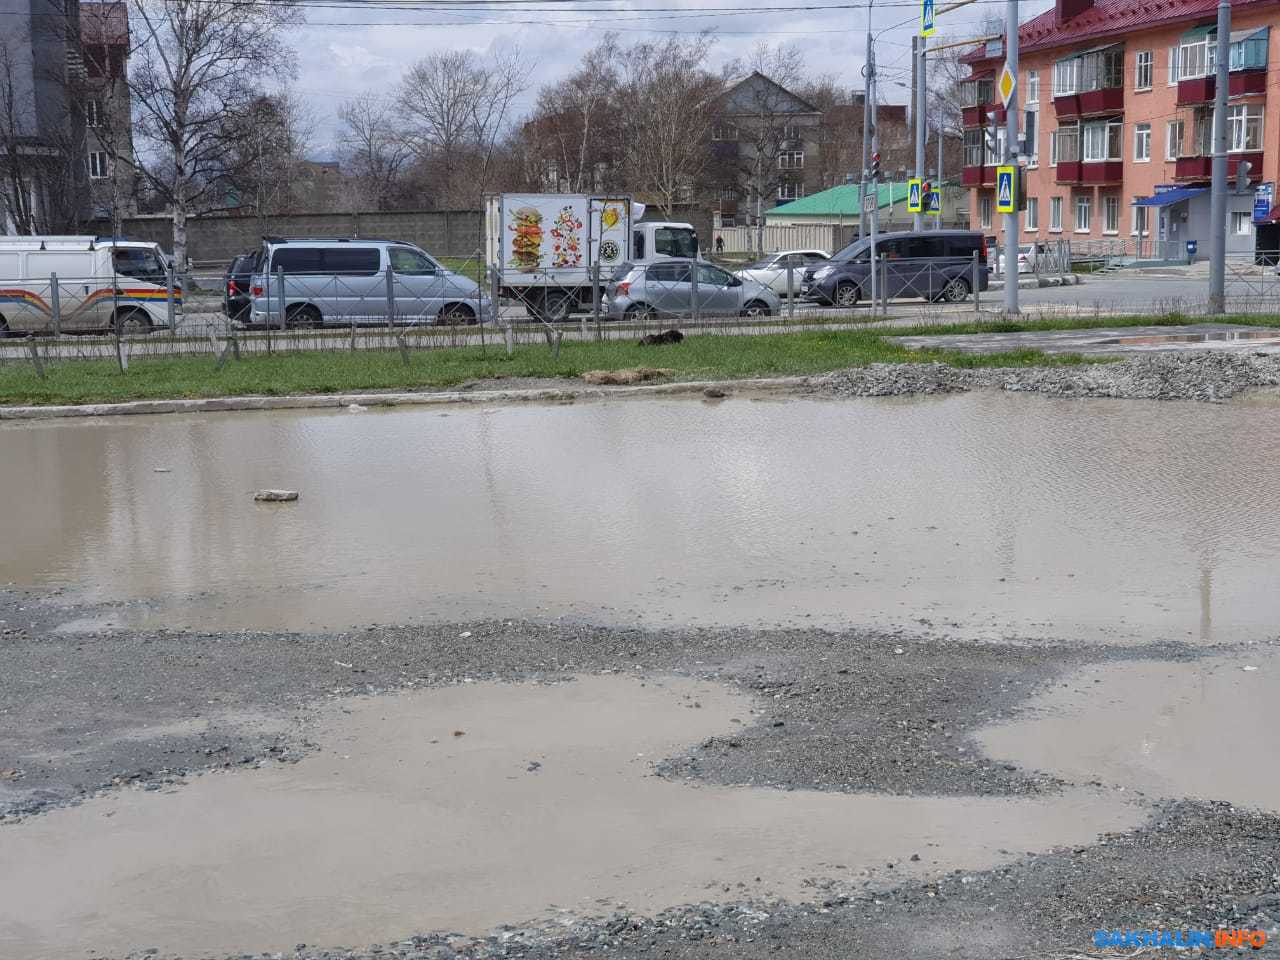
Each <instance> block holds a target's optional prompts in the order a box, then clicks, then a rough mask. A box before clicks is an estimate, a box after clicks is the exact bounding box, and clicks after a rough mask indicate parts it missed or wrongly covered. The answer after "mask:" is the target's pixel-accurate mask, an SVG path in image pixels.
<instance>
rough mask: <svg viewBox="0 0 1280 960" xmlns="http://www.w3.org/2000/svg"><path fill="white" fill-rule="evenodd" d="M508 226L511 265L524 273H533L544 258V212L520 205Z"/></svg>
mask: <svg viewBox="0 0 1280 960" xmlns="http://www.w3.org/2000/svg"><path fill="white" fill-rule="evenodd" d="M512 219H513V221H514V222H513V223H512V224H511V225H510V226H509V227H508V228H507V229H509V230H510V231H511V232H512V233H513V234H514V236H513V237H512V238H511V266H513V267H515V268H516V269H517V270H519V271H521V272H522V273H533V272H534V271H535V270H537V269H538V264H539V263H540V262H541V260H542V214H541V213H540V212H539V211H538V209H537V208H536V207H520V208H518V209H517V210H516V211H515V213H514V214H513V215H512Z"/></svg>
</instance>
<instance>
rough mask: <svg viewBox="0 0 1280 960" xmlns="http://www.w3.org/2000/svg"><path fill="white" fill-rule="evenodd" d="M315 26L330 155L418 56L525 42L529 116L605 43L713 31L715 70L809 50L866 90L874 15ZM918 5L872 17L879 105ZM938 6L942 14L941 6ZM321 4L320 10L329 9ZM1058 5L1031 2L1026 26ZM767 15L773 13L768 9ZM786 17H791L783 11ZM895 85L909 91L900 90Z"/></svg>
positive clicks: (637, 11) (313, 5)
mask: <svg viewBox="0 0 1280 960" xmlns="http://www.w3.org/2000/svg"><path fill="white" fill-rule="evenodd" d="M303 2H304V4H305V9H306V11H307V25H306V26H305V27H303V28H302V29H300V30H299V31H297V33H296V36H295V38H294V44H295V47H296V49H297V51H298V60H299V75H298V79H297V81H296V83H295V86H294V89H295V91H296V92H297V93H298V94H299V96H300V97H301V98H302V99H303V100H304V101H305V102H307V103H308V104H309V105H310V107H311V109H312V111H313V112H314V114H315V116H316V121H317V124H316V130H315V135H314V138H313V140H314V148H313V152H314V153H315V154H316V155H317V156H327V155H330V154H332V152H333V149H334V143H335V139H336V135H337V121H336V119H335V116H334V115H335V113H336V111H337V109H338V107H339V105H340V104H341V103H342V102H343V100H345V99H347V98H349V97H351V96H353V95H355V94H358V93H367V92H372V93H375V94H380V95H385V96H387V97H388V98H390V97H391V96H393V94H394V91H395V88H396V85H397V83H398V81H399V78H400V75H401V74H402V73H403V72H404V70H405V69H406V68H407V67H408V66H409V65H410V64H412V63H413V62H414V61H416V60H417V59H419V58H420V57H423V56H425V55H426V54H428V53H432V52H435V51H441V50H455V49H463V50H473V51H475V52H476V53H485V52H487V51H488V50H489V49H490V48H491V47H492V46H493V45H495V44H498V45H509V44H519V45H520V47H521V49H522V50H523V52H524V54H525V56H526V58H527V59H528V60H529V61H530V62H532V63H534V64H535V65H536V66H535V68H534V71H533V74H532V76H531V79H530V84H529V88H528V90H527V91H526V92H525V94H524V96H523V97H522V98H521V100H520V102H519V103H518V104H517V108H518V111H519V112H520V113H526V112H527V111H528V110H529V109H530V108H531V107H532V105H533V101H534V98H535V97H536V94H537V88H538V87H539V86H540V85H541V84H543V83H546V82H552V81H555V80H557V79H559V78H560V77H562V76H564V75H565V74H567V73H569V72H571V71H572V70H573V69H574V68H575V67H576V66H577V64H578V62H579V60H580V58H581V56H582V54H583V52H584V51H585V50H587V49H588V48H589V47H590V46H591V45H592V43H593V42H594V38H595V36H596V35H598V34H600V33H602V32H604V31H605V30H614V31H616V32H618V33H619V34H620V35H621V38H622V40H623V42H624V44H625V43H628V42H634V41H637V40H641V39H660V38H661V36H662V35H663V34H670V33H673V32H678V33H696V32H698V31H700V30H704V29H705V30H713V31H714V32H715V33H716V35H717V37H718V42H717V47H716V53H715V57H716V58H717V61H718V62H715V63H712V64H711V65H710V66H712V67H713V68H715V67H718V66H719V65H720V64H721V63H723V62H724V61H727V60H731V59H734V58H736V57H745V56H747V55H748V54H750V52H751V50H752V48H753V47H755V46H756V44H758V43H760V42H761V41H762V40H763V41H767V42H770V43H791V44H795V45H796V46H798V47H800V48H801V50H803V51H804V54H805V57H806V60H807V66H808V69H809V71H810V72H811V73H813V74H824V73H829V74H833V75H835V76H836V77H837V78H838V80H839V81H840V82H841V83H842V84H844V85H847V86H852V85H855V84H861V72H860V71H861V68H862V63H863V59H864V56H863V54H864V51H865V47H866V39H865V36H866V30H867V18H868V11H867V8H866V4H865V0H759V2H758V3H757V4H756V7H755V9H749V10H745V11H744V8H743V5H741V4H735V3H733V2H732V0H425V2H424V0H303ZM915 2H916V0H880V2H878V3H875V5H874V8H873V9H872V10H871V11H870V18H871V28H872V30H873V31H874V32H876V33H877V34H879V35H880V37H879V40H878V41H877V45H876V49H877V62H878V65H879V67H880V72H881V81H882V86H881V99H882V100H884V101H886V102H890V103H904V102H906V100H907V98H908V91H907V89H906V88H905V82H906V80H907V79H908V77H909V75H910V50H911V34H912V32H913V30H914V29H915V26H916V23H917V21H918V17H919V11H918V7H916V6H915ZM938 2H939V8H941V7H942V6H943V2H942V0H938ZM322 4H323V5H322ZM1048 6H1052V0H1023V2H1022V4H1021V7H1022V11H1021V19H1023V20H1026V19H1029V18H1030V17H1031V16H1034V15H1035V14H1037V13H1039V12H1041V11H1042V10H1044V9H1046V7H1048ZM761 7H763V8H766V9H760V8H761ZM778 8H782V9H778ZM1004 10H1005V4H1004V0H975V2H973V3H971V4H970V5H968V6H966V7H964V8H963V9H961V10H957V11H955V12H954V13H951V14H946V15H943V16H940V17H939V18H938V33H937V34H936V35H935V41H936V42H943V43H945V42H947V41H948V40H956V39H962V38H964V37H966V36H972V35H973V34H974V33H975V32H976V31H977V29H978V27H979V26H980V24H981V23H982V21H983V20H984V19H986V18H989V17H992V16H995V17H1002V16H1003V14H1004ZM895 81H897V82H899V83H903V84H904V86H897V85H895Z"/></svg>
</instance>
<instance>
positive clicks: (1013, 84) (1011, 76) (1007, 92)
mask: <svg viewBox="0 0 1280 960" xmlns="http://www.w3.org/2000/svg"><path fill="white" fill-rule="evenodd" d="M1017 86H1018V77H1017V75H1016V74H1015V73H1014V72H1013V71H1012V70H1010V69H1009V64H1007V63H1006V64H1005V65H1004V67H1003V68H1001V70H1000V79H999V80H997V81H996V89H997V90H999V91H1000V102H1001V103H1002V104H1004V106H1005V109H1006V110H1007V109H1008V108H1009V101H1010V100H1012V99H1013V91H1014V90H1015V89H1017Z"/></svg>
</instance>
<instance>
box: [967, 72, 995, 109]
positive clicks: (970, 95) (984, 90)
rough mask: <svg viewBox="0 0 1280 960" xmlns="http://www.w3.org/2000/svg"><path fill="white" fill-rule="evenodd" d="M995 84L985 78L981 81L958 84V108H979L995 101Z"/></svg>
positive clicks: (988, 78)
mask: <svg viewBox="0 0 1280 960" xmlns="http://www.w3.org/2000/svg"><path fill="white" fill-rule="evenodd" d="M994 89H995V82H994V81H993V80H992V79H991V78H990V77H987V78H985V79H982V80H965V81H964V82H963V83H961V84H960V106H962V107H981V106H984V105H986V104H988V103H991V102H992V101H993V100H994V99H995V95H994V92H993V91H994Z"/></svg>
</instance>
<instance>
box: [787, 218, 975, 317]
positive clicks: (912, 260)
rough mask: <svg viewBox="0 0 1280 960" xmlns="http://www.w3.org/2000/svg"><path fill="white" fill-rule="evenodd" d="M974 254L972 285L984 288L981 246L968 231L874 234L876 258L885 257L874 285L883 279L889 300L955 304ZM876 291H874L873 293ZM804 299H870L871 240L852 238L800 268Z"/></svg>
mask: <svg viewBox="0 0 1280 960" xmlns="http://www.w3.org/2000/svg"><path fill="white" fill-rule="evenodd" d="M975 251H976V252H977V254H978V284H979V286H978V289H979V290H985V289H987V244H986V241H985V240H984V239H983V236H982V234H981V233H978V232H976V231H972V230H926V231H923V232H920V233H886V234H884V235H883V236H880V237H877V238H876V257H877V259H881V258H883V260H884V261H886V264H885V270H884V273H882V274H881V275H880V277H877V283H879V281H880V279H881V278H883V279H885V280H886V285H887V287H888V290H887V291H886V292H887V294H888V296H889V297H890V298H894V297H924V298H925V299H926V300H945V301H947V302H949V303H959V302H961V301H962V300H966V299H968V297H969V294H970V293H972V292H973V290H972V287H973V254H974V252H975ZM879 292H880V291H879V290H877V293H879ZM800 294H801V296H802V297H804V299H806V300H811V301H814V302H817V303H823V304H827V305H832V304H834V305H836V306H841V307H851V306H853V305H854V304H856V303H857V302H858V301H859V300H865V299H870V297H871V240H870V238H866V239H863V240H856V241H854V242H853V243H851V244H849V246H847V247H845V248H844V249H843V250H841V251H840V252H839V253H837V254H836V255H835V256H834V257H832V258H831V259H830V260H828V261H827V262H826V263H820V264H815V265H814V266H813V267H811V268H809V269H808V270H806V271H805V272H804V279H803V280H802V281H801V284H800Z"/></svg>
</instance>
